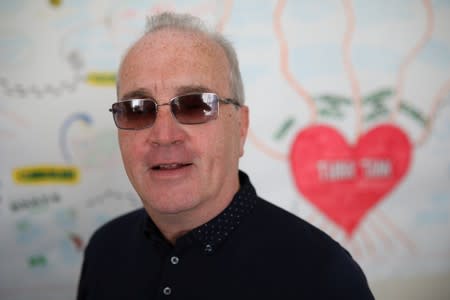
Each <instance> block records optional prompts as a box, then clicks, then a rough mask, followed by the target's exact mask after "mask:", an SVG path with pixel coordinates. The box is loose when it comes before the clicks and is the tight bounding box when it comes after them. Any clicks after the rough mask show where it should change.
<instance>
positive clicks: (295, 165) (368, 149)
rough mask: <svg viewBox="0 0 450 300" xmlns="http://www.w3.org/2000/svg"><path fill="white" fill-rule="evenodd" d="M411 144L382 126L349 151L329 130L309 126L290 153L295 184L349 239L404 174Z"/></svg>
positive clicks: (393, 128) (398, 131) (396, 131)
mask: <svg viewBox="0 0 450 300" xmlns="http://www.w3.org/2000/svg"><path fill="white" fill-rule="evenodd" d="M411 156H412V153H411V143H410V141H409V139H408V137H407V135H406V134H405V133H404V132H403V131H402V130H401V129H399V128H398V127H396V126H392V125H388V124H383V125H379V126H377V127H375V128H372V129H371V130H370V131H368V132H367V133H365V134H363V135H361V136H360V137H359V139H358V141H357V142H356V144H355V145H349V144H348V143H347V142H346V140H345V139H344V137H343V136H342V135H341V134H340V133H339V132H338V131H337V130H336V129H334V128H331V127H329V126H324V125H316V126H310V127H308V128H306V129H304V130H302V131H301V132H299V133H298V135H297V136H296V138H295V140H294V143H293V145H292V148H291V152H290V162H291V169H292V172H293V175H294V180H295V184H296V186H297V188H298V190H299V191H300V193H301V194H303V195H304V196H305V197H306V199H308V201H310V202H311V203H312V204H313V205H314V206H316V207H317V208H318V209H319V210H320V211H321V212H322V213H323V214H324V215H325V216H326V217H328V218H329V219H330V220H331V221H333V222H334V223H336V224H337V225H338V226H339V227H341V228H342V229H343V230H344V231H345V232H346V233H347V235H348V236H351V235H352V234H353V232H354V230H355V229H356V228H357V227H358V226H359V224H360V222H361V221H362V220H363V218H364V216H366V214H367V213H369V212H370V210H371V209H373V208H374V207H375V205H376V204H378V203H379V202H380V201H381V200H382V199H383V198H384V197H385V196H386V195H387V194H388V193H390V192H391V191H392V190H393V189H394V187H395V186H396V185H397V184H398V183H399V182H400V181H401V179H402V178H403V177H404V175H405V174H406V172H407V171H408V167H409V163H410V160H411Z"/></svg>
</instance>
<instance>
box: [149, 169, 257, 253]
mask: <svg viewBox="0 0 450 300" xmlns="http://www.w3.org/2000/svg"><path fill="white" fill-rule="evenodd" d="M239 183H240V188H239V190H238V192H237V193H236V194H235V195H234V197H233V199H232V200H231V202H230V204H229V205H228V206H227V207H226V208H225V209H224V210H223V211H222V212H221V213H220V214H219V215H217V216H216V217H214V218H213V219H211V220H210V221H208V222H207V223H205V224H203V225H201V226H199V227H197V228H194V229H193V230H192V231H190V232H189V233H187V234H186V235H184V236H182V237H180V238H179V240H177V246H178V244H179V242H181V243H183V242H184V241H192V240H196V241H198V242H199V243H200V244H201V246H202V249H203V251H204V252H205V254H212V253H214V251H215V250H216V249H217V248H218V247H219V246H220V245H221V244H222V243H223V242H224V241H225V240H226V239H227V238H228V237H229V236H230V235H231V234H232V232H233V231H234V230H235V229H236V228H237V227H239V225H240V224H241V223H242V221H243V220H244V219H245V217H246V216H248V215H249V214H250V213H251V212H252V211H253V208H254V207H255V204H256V201H257V196H256V191H255V189H254V187H253V185H252V184H251V182H250V179H249V178H248V176H247V174H245V173H244V172H242V171H239ZM144 233H145V234H146V236H148V237H150V238H151V239H157V240H160V239H163V237H162V234H161V233H160V231H159V230H158V228H157V227H156V225H155V224H154V223H153V221H152V220H151V218H150V217H149V216H148V215H147V214H146V220H145V223H144Z"/></svg>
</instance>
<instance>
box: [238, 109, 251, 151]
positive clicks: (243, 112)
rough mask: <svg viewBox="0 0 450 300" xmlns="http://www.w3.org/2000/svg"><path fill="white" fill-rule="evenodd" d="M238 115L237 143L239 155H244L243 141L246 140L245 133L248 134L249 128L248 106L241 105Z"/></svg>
mask: <svg viewBox="0 0 450 300" xmlns="http://www.w3.org/2000/svg"><path fill="white" fill-rule="evenodd" d="M239 114H240V122H239V125H240V128H239V131H240V137H239V139H240V141H239V155H240V156H242V155H244V145H245V140H246V139H247V132H248V126H249V115H248V114H249V111H248V106H245V105H242V106H241V107H240V108H239Z"/></svg>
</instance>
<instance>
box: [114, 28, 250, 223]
mask: <svg viewBox="0 0 450 300" xmlns="http://www.w3.org/2000/svg"><path fill="white" fill-rule="evenodd" d="M229 74H230V68H229V65H228V61H227V59H226V56H225V53H224V52H223V50H222V49H221V48H220V47H219V46H218V45H217V44H216V43H214V42H212V41H210V40H208V39H206V38H205V37H204V36H202V35H199V34H195V33H191V32H184V31H177V30H167V29H164V30H160V31H157V32H154V33H152V34H150V35H148V36H145V37H144V38H142V39H141V40H140V41H139V42H138V43H137V44H136V45H135V46H134V47H133V48H132V49H131V50H130V52H129V53H128V54H127V56H126V57H125V59H124V62H123V64H122V67H121V71H120V74H119V82H120V84H119V90H118V96H119V99H120V100H128V99H130V98H153V99H155V100H156V101H157V102H158V103H159V104H162V103H165V102H167V101H168V100H170V99H171V98H173V97H175V96H179V95H182V94H187V93H192V92H213V93H216V94H218V95H219V97H222V98H230V97H231V96H232V95H231V90H230V86H229ZM247 127H248V110H247V108H246V107H241V108H240V109H236V108H235V107H234V106H233V105H224V104H220V107H219V116H218V118H217V119H216V120H212V121H210V122H208V123H204V124H196V125H185V124H180V123H178V122H177V121H176V120H175V119H174V117H173V116H172V114H171V112H170V109H169V106H162V107H160V108H159V109H158V115H157V118H156V121H155V123H154V124H153V125H152V126H151V127H150V128H145V129H142V130H137V131H133V130H119V144H120V149H121V153H122V159H123V162H124V165H125V170H126V172H127V175H128V177H129V179H130V181H131V183H132V185H133V186H134V188H135V189H136V191H137V192H138V194H139V196H140V197H141V199H142V200H143V203H144V206H145V208H146V209H147V211H148V212H149V213H150V215H156V214H159V215H161V214H178V213H183V212H191V211H194V210H195V211H196V212H197V213H200V214H211V212H212V211H215V210H217V209H218V208H219V207H220V208H223V204H224V203H225V202H226V201H229V200H231V198H232V197H233V195H234V193H235V192H236V191H237V189H238V187H239V182H238V176H237V171H238V160H239V157H240V156H241V155H242V154H243V146H244V142H245V137H246V133H247ZM217 213H218V212H217Z"/></svg>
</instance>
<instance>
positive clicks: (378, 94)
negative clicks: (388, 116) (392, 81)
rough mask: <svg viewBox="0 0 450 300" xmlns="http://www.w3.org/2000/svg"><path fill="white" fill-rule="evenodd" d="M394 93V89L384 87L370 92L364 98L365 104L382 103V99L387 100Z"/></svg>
mask: <svg viewBox="0 0 450 300" xmlns="http://www.w3.org/2000/svg"><path fill="white" fill-rule="evenodd" d="M393 94H394V92H393V90H392V89H390V88H384V89H380V90H377V91H375V92H373V93H372V94H369V96H367V97H364V98H363V104H370V103H373V104H380V103H381V102H382V101H384V100H386V99H387V98H388V97H390V96H392V95H393Z"/></svg>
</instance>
